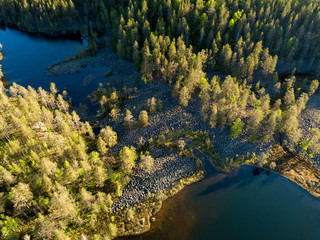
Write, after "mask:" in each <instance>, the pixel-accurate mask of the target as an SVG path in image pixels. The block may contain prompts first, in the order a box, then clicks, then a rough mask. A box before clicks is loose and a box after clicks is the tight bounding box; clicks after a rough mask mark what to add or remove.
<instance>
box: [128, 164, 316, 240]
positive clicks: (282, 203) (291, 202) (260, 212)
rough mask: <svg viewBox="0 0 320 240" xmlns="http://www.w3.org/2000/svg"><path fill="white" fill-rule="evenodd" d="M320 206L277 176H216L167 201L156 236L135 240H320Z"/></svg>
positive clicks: (247, 171)
mask: <svg viewBox="0 0 320 240" xmlns="http://www.w3.org/2000/svg"><path fill="white" fill-rule="evenodd" d="M319 225H320V201H319V200H318V199H317V198H315V197H313V196H312V195H311V194H309V193H308V192H307V191H306V190H304V189H302V188H301V187H299V186H298V185H296V184H295V183H293V182H292V181H290V180H288V179H286V178H284V177H282V176H280V175H278V174H275V173H270V172H266V171H265V170H263V171H261V172H260V171H257V169H256V168H255V167H251V166H243V167H240V168H238V169H237V170H235V171H234V172H232V173H230V174H223V173H215V174H212V175H211V176H208V177H207V178H205V179H204V180H202V181H200V182H198V183H195V184H193V185H191V186H188V187H186V188H185V189H184V190H182V191H181V192H180V193H178V194H177V195H176V196H174V197H173V198H170V199H168V200H167V201H165V202H164V206H163V209H162V210H161V211H160V212H159V213H158V214H157V215H156V222H155V223H154V224H153V227H152V231H151V232H148V233H146V234H144V235H142V236H139V237H135V238H130V239H155V240H157V239H159V240H160V239H180V240H184V239H188V240H189V239H190V240H191V239H218V240H220V239H222V240H251V239H252V240H257V239H259V240H264V239H265V240H267V239H268V240H270V239H273V240H275V239H279V240H283V239H290V240H302V239H303V240H307V239H308V240H318V239H320V228H319Z"/></svg>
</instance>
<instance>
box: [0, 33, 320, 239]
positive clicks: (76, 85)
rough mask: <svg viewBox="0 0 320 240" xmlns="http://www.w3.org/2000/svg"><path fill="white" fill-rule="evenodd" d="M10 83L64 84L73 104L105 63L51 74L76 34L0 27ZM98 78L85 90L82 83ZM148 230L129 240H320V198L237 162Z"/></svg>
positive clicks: (180, 199) (190, 191) (170, 207)
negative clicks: (50, 69) (53, 34)
mask: <svg viewBox="0 0 320 240" xmlns="http://www.w3.org/2000/svg"><path fill="white" fill-rule="evenodd" d="M0 43H1V44H2V45H3V53H4V55H5V61H3V62H2V65H3V67H2V68H3V71H4V72H5V74H6V77H7V78H8V80H9V81H10V82H11V83H12V82H17V83H18V84H20V85H22V86H28V85H31V86H32V87H34V88H37V87H39V86H42V87H43V88H44V89H47V90H48V89H49V85H50V82H55V83H56V84H57V87H58V89H60V90H62V89H64V88H66V89H67V91H68V92H69V94H70V96H71V97H72V100H73V103H74V104H75V105H78V104H80V103H86V104H90V101H89V100H88V99H87V95H88V94H90V93H91V92H92V91H94V90H95V89H96V88H97V87H98V84H99V82H103V81H104V78H103V73H104V71H105V68H102V67H90V66H88V67H86V68H81V69H80V70H79V72H78V73H74V74H63V75H60V76H57V77H49V76H47V75H46V70H47V68H48V66H49V65H50V64H54V63H57V62H59V61H63V60H64V59H65V58H66V57H70V56H72V55H74V54H76V53H77V49H79V48H84V47H85V46H86V45H87V41H86V40H83V39H81V38H79V39H77V38H75V39H74V38H70V37H60V38H54V39H51V38H48V37H44V36H41V35H40V36H39V35H38V34H27V33H24V32H21V31H18V30H16V29H10V28H6V29H5V30H0ZM88 74H95V75H96V76H97V77H96V78H95V79H94V81H93V82H92V83H91V84H90V85H89V86H86V87H81V86H80V82H81V80H82V79H83V78H84V77H85V76H87V75H88ZM156 218H157V220H156V222H155V224H153V227H152V231H151V232H149V233H147V234H144V235H142V236H139V237H136V238H131V239H179V240H183V239H223V240H229V239H230V240H231V239H232V240H237V239H239V240H240V239H241V240H250V239H252V240H254V239H273V240H275V239H279V240H280V239H281V240H283V239H290V240H292V239H297V240H300V239H303V240H313V239H314V240H318V239H320V228H319V226H320V201H319V200H318V199H316V198H314V197H313V196H311V195H310V194H309V193H308V192H307V191H305V190H304V189H302V188H300V187H299V186H298V185H296V184H295V183H293V182H291V181H289V180H287V179H285V178H283V177H281V176H279V175H277V174H275V173H268V172H266V171H262V172H259V171H257V170H256V168H254V167H249V166H243V167H241V168H239V169H237V170H236V171H234V172H232V173H229V174H224V173H217V172H210V173H209V174H208V176H207V177H206V178H205V179H204V180H202V181H200V182H198V183H195V184H193V185H191V186H188V187H186V188H185V189H184V190H182V191H181V192H180V193H178V194H177V195H176V196H174V197H173V198H170V199H168V200H167V201H165V202H164V206H163V209H162V210H161V211H160V212H159V213H158V215H157V216H156Z"/></svg>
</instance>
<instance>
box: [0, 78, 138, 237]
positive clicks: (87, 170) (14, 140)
mask: <svg viewBox="0 0 320 240" xmlns="http://www.w3.org/2000/svg"><path fill="white" fill-rule="evenodd" d="M50 89H51V91H50V92H47V91H45V90H43V89H42V88H39V89H38V90H35V89H33V88H31V87H28V88H27V89H26V88H24V87H22V86H19V85H17V84H15V83H13V84H12V86H10V88H9V89H8V90H7V89H6V88H4V86H3V84H2V82H1V81H0V159H1V161H0V238H3V239H19V238H21V237H23V235H24V234H31V235H32V237H33V238H34V239H52V238H53V237H56V239H67V238H68V235H70V234H71V235H70V236H74V234H77V233H78V230H81V232H99V229H98V228H97V226H98V225H99V223H97V219H99V220H100V221H102V222H108V221H109V222H110V219H109V214H110V213H109V211H110V207H111V205H112V202H113V200H114V199H115V198H116V197H117V196H119V195H121V189H122V187H123V186H124V184H126V182H127V180H128V178H127V177H126V176H128V174H130V173H131V171H132V167H133V166H134V165H135V160H136V158H137V155H136V150H135V149H134V148H132V147H130V148H129V147H124V149H123V150H122V151H121V152H120V154H119V157H117V156H113V155H111V154H108V151H109V149H110V148H112V147H113V146H115V145H116V144H117V134H116V133H115V132H114V131H113V130H112V128H111V127H109V126H106V127H105V128H103V129H101V130H100V133H99V134H98V135H97V136H96V135H95V134H94V133H93V130H92V128H91V126H90V124H89V123H88V122H82V121H81V120H80V118H79V116H78V115H77V113H76V112H75V111H72V110H71V109H70V108H69V104H68V102H66V101H65V100H64V99H63V96H62V95H60V94H58V90H57V89H56V87H55V84H53V83H52V84H51V87H50ZM74 229H76V232H74ZM113 230H114V229H113ZM110 231H112V229H111V230H110ZM71 232H72V233H71ZM112 234H114V233H112V232H110V235H112Z"/></svg>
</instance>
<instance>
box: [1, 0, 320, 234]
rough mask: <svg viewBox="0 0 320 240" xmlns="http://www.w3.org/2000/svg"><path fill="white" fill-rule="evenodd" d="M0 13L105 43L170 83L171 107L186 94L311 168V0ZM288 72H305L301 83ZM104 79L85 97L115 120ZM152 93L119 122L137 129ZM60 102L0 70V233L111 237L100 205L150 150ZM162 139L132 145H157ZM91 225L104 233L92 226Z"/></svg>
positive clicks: (233, 128)
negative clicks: (122, 140)
mask: <svg viewBox="0 0 320 240" xmlns="http://www.w3.org/2000/svg"><path fill="white" fill-rule="evenodd" d="M0 18H1V19H2V20H4V21H6V22H8V23H11V24H14V25H16V26H18V27H19V28H20V29H23V30H26V31H31V32H37V31H40V32H56V31H68V30H69V31H70V30H71V31H81V32H82V34H84V35H86V36H88V37H89V38H90V44H93V45H94V46H95V47H94V51H93V52H91V53H90V55H94V54H97V53H98V52H99V50H100V49H103V48H105V47H109V48H110V47H111V48H112V49H113V51H114V52H116V54H117V56H118V57H119V58H121V59H124V60H127V61H130V62H132V63H133V64H134V67H135V69H136V71H138V72H139V73H140V75H141V79H142V80H141V81H144V83H145V84H148V83H158V82H160V83H161V84H166V85H168V86H170V89H171V95H172V96H173V97H174V98H175V99H176V100H177V102H178V104H179V105H180V106H182V107H188V106H189V103H190V102H191V101H193V100H196V101H197V102H198V103H199V104H197V105H196V106H195V108H197V109H196V111H198V112H199V113H200V114H201V119H202V120H203V121H204V122H206V123H208V124H209V125H210V127H211V128H212V129H214V128H227V129H228V131H229V138H230V140H234V139H237V138H240V137H243V136H246V137H247V138H249V140H250V142H268V141H271V139H272V141H275V142H276V144H280V145H281V147H283V149H284V150H285V151H287V152H290V154H293V155H295V156H299V158H300V160H301V161H303V162H304V163H307V164H309V165H312V167H314V169H316V170H315V171H319V166H320V165H319V163H320V162H319V161H318V158H317V156H319V155H320V142H319V139H320V130H319V129H318V128H316V127H313V128H312V129H308V130H307V132H308V133H307V134H306V133H305V130H304V129H302V127H301V126H300V124H299V116H300V115H301V113H302V112H303V111H304V110H305V109H306V106H307V104H308V100H309V99H310V98H311V97H312V96H313V95H317V94H318V87H319V82H318V80H316V79H317V78H318V77H319V76H320V35H319V34H320V30H319V29H320V1H319V0H306V1H299V0H286V1H285V0H265V1H261V0H139V1H135V0H118V1H116V0H81V1H80V0H50V1H47V0H46V1H44V0H0ZM91 40H92V41H91ZM0 41H1V39H0ZM90 44H89V47H88V48H90ZM0 60H3V59H2V54H1V55H0ZM295 73H304V74H305V75H307V76H308V79H307V80H305V81H304V82H303V83H301V82H300V80H299V79H297V77H296V76H295ZM0 77H1V78H3V79H4V77H3V74H2V72H0ZM110 89H111V88H100V89H99V90H97V91H96V92H95V93H93V96H94V98H95V100H96V101H98V102H99V103H100V105H101V111H102V113H103V114H102V115H109V116H111V117H113V118H114V119H115V121H117V119H118V117H119V112H120V111H121V106H122V104H123V103H124V102H125V101H126V100H127V99H129V98H130V94H128V93H127V91H124V90H123V91H122V92H121V91H116V90H115V89H111V90H110ZM157 101H158V100H156V99H155V98H152V99H150V100H149V102H148V104H147V106H148V109H147V110H148V112H147V111H145V110H143V111H141V112H140V113H139V115H138V116H137V119H138V120H137V121H136V122H135V123H133V120H132V119H133V116H132V114H131V112H130V111H129V110H128V109H126V113H125V118H124V127H125V129H126V130H127V131H129V132H131V130H132V129H134V128H137V127H139V128H146V127H147V126H148V125H149V120H148V117H149V116H148V113H149V114H150V115H151V116H152V114H153V113H154V112H156V111H161V109H162V107H163V106H162V104H161V101H158V102H157ZM71 106H72V104H71V103H70V102H69V101H68V98H67V93H66V92H65V91H59V90H57V89H56V86H55V84H54V83H52V84H51V86H50V91H46V90H44V89H42V88H39V89H34V88H32V87H28V88H25V87H22V86H20V85H18V84H16V83H12V84H10V87H8V88H7V87H6V86H4V83H2V82H1V81H0V113H1V114H0V160H1V161H0V229H1V233H0V238H3V239H19V238H21V237H22V236H24V235H31V236H32V239H69V238H71V239H73V238H77V237H79V236H80V233H82V232H86V233H88V234H92V239H102V236H104V238H103V239H108V238H113V237H116V236H117V228H118V227H119V226H117V223H116V222H115V221H114V220H110V219H113V218H114V216H113V215H114V213H113V212H112V211H111V206H112V204H113V202H114V201H116V200H117V198H118V197H120V196H121V194H122V190H123V188H124V187H125V186H126V185H127V184H128V183H129V182H130V178H131V177H132V174H133V168H134V166H135V164H136V161H138V159H139V162H141V165H142V167H143V168H144V169H149V170H150V169H152V166H153V161H154V160H153V159H152V157H151V156H149V154H148V153H146V152H145V151H144V150H145V149H143V148H140V149H136V148H135V146H122V145H121V149H120V147H117V143H118V134H117V133H116V130H114V129H113V128H112V127H111V126H104V127H100V128H95V131H94V130H93V126H92V124H91V123H89V122H88V121H84V120H83V119H81V118H80V117H79V115H78V113H77V112H76V111H75V110H74V108H72V107H71ZM189 107H190V106H189ZM159 109H160V110H159ZM201 136H202V135H201ZM161 138H164V140H163V141H162V142H161ZM199 139H200V137H199ZM165 141H166V140H165V137H163V136H160V137H159V139H158V140H157V143H152V141H150V142H149V143H147V144H145V145H144V147H146V146H147V147H146V148H147V150H149V149H150V146H165V147H167V145H168V144H167V145H166V144H165V143H164V142H165ZM173 142H174V141H173ZM170 144H172V143H170ZM179 144H180V145H179ZM206 144H207V143H206ZM172 145H174V147H175V149H180V150H181V149H182V150H183V151H186V148H187V147H186V146H185V145H184V143H182V142H177V143H175V142H174V143H173V144H172ZM170 146H171V145H170ZM208 146H209V144H207V145H206V147H208ZM208 149H209V147H208ZM210 149H211V148H210ZM182 150H181V152H183V151H182ZM211 150H212V149H211ZM211 150H210V151H211ZM184 154H185V155H188V154H186V153H184ZM188 156H189V155H188ZM250 158H251V157H250ZM242 160H243V159H242ZM263 161H265V159H264V160H263ZM217 165H219V166H220V168H223V167H226V166H228V167H229V166H230V165H232V162H231V161H230V160H228V161H224V160H223V159H219V164H217ZM261 165H265V166H267V167H269V168H270V169H275V168H276V166H275V164H274V162H273V163H272V164H271V163H266V162H263V163H261ZM318 185H319V184H318ZM318 185H314V188H316V187H319V188H320V186H318ZM129 210H130V211H129V213H127V214H129V215H130V213H131V215H133V213H132V212H131V211H132V209H129ZM127 218H130V217H127ZM131 218H132V217H131ZM97 229H105V235H103V234H102V235H101V236H100V235H99V236H98V235H94V234H95V233H97V232H99V233H101V231H100V230H99V231H98V230H97ZM73 236H76V237H73ZM90 239H91V238H90Z"/></svg>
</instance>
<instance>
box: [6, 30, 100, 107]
mask: <svg viewBox="0 0 320 240" xmlns="http://www.w3.org/2000/svg"><path fill="white" fill-rule="evenodd" d="M0 43H1V44H2V51H3V54H4V56H5V60H4V61H3V62H2V70H3V72H4V73H5V75H6V77H7V79H8V80H9V82H10V83H12V82H16V83H18V84H20V85H22V86H25V87H27V86H28V85H30V86H32V87H34V88H38V87H40V86H41V87H42V88H44V89H46V90H49V86H50V83H51V82H55V83H56V85H57V88H58V89H59V90H63V89H65V88H66V90H67V92H68V93H69V95H70V96H71V97H72V103H73V105H74V106H78V105H79V103H83V104H87V105H88V104H90V100H88V98H87V96H88V95H89V94H90V93H92V92H93V91H94V90H96V89H97V88H98V85H99V83H100V82H104V77H103V74H104V72H105V68H104V67H91V66H88V67H86V68H80V69H79V71H78V73H73V74H62V75H59V76H54V77H53V76H47V75H46V71H47V69H48V67H49V66H50V65H52V64H55V63H58V62H61V61H64V60H65V59H66V58H68V57H71V56H73V55H75V54H76V53H77V52H78V51H79V49H84V48H85V47H86V46H87V44H88V43H87V40H86V39H81V35H80V37H77V36H70V35H69V36H68V37H63V36H60V37H48V36H44V35H40V34H30V33H26V32H22V31H19V30H17V29H13V28H6V29H5V30H0ZM90 74H92V75H94V76H96V77H95V79H93V80H92V82H91V83H90V84H89V85H88V86H80V83H81V82H82V81H83V80H84V79H85V77H86V76H87V75H90Z"/></svg>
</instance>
